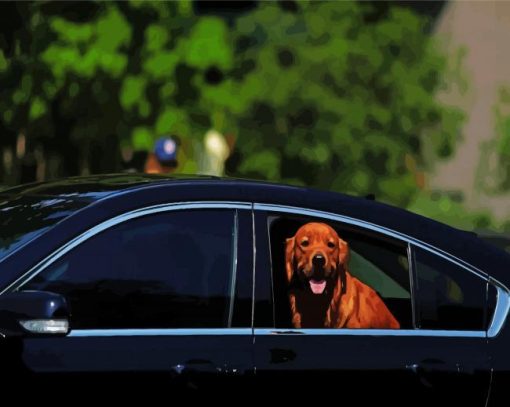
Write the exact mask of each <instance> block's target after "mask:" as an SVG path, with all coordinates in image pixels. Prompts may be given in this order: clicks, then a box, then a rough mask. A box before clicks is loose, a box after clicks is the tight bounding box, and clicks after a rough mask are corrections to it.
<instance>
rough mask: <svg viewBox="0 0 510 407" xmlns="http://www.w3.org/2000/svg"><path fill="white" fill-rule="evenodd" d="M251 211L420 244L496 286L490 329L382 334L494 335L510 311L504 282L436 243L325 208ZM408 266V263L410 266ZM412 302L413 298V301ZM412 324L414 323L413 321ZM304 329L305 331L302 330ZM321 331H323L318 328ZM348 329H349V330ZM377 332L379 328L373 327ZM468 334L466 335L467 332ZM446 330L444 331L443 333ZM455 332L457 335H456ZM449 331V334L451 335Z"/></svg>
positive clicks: (274, 207) (263, 206)
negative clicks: (304, 218)
mask: <svg viewBox="0 0 510 407" xmlns="http://www.w3.org/2000/svg"><path fill="white" fill-rule="evenodd" d="M253 209H254V210H260V211H267V212H280V213H288V214H293V215H304V216H313V217H317V218H323V219H328V220H331V221H336V222H343V223H345V224H349V225H353V226H358V227H360V228H364V229H367V230H371V231H374V232H377V233H381V234H383V235H386V236H389V237H392V238H395V239H398V240H400V241H403V242H405V243H406V244H407V246H408V250H411V252H412V251H413V250H412V249H413V248H414V247H419V248H421V249H423V250H426V251H428V252H430V253H432V254H434V255H437V256H439V257H441V258H443V259H445V260H446V261H449V262H451V263H453V264H455V265H457V266H458V267H461V268H463V269H464V270H466V271H468V272H470V273H472V274H474V275H475V276H477V277H478V278H480V279H482V280H483V281H486V282H487V281H488V282H489V283H492V284H493V285H495V286H496V288H497V289H498V301H497V304H496V310H495V312H494V316H493V319H492V322H491V325H490V328H489V330H488V331H485V330H480V331H449V330H421V329H417V330H416V331H420V332H425V334H423V335H417V334H411V333H409V334H408V333H405V334H401V333H398V334H395V333H388V332H389V330H380V331H381V332H383V333H384V335H390V336H400V335H415V336H452V335H453V336H471V335H470V334H472V333H476V335H474V336H475V337H487V336H488V337H494V336H497V335H498V333H499V332H500V330H501V328H502V326H503V324H504V321H505V319H506V317H507V315H508V313H509V311H510V291H509V290H508V288H506V287H505V286H504V285H503V284H501V283H500V282H499V281H497V280H494V279H492V278H489V276H488V275H487V273H485V272H484V271H482V270H480V269H479V268H477V267H475V266H473V265H472V264H469V263H467V262H466V261H464V260H462V259H459V258H458V257H455V256H453V255H451V254H449V253H447V252H445V251H444V250H441V249H439V248H437V247H435V246H432V245H430V244H428V243H425V242H423V241H421V240H418V239H415V238H413V237H411V236H408V235H406V234H404V233H401V232H397V231H395V230H392V229H388V228H385V227H383V226H379V225H376V224H374V223H371V222H367V221H363V220H360V219H356V218H352V217H350V216H345V215H339V214H335V213H331V212H326V211H320V210H316V209H307V208H301V207H296V206H287V205H276V204H264V203H254V205H253ZM410 266H411V265H410ZM413 304H414V301H413ZM414 312H415V310H413V319H414V317H415V316H414ZM414 323H415V322H414ZM305 331H306V330H305ZM320 331H324V330H322V329H321V330H320ZM348 331H351V330H348ZM355 331H356V332H357V333H352V334H351V335H378V334H374V333H372V334H370V333H369V332H372V331H374V330H355ZM360 331H365V332H366V333H360ZM375 331H379V330H375ZM398 332H414V330H398ZM466 332H467V333H469V334H466ZM444 333H447V334H444ZM457 333H458V334H457ZM450 334H451V335H450Z"/></svg>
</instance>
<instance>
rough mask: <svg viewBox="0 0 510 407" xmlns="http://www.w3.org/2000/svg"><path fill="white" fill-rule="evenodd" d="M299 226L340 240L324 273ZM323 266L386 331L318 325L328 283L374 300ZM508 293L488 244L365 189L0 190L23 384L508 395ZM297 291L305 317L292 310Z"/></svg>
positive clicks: (8, 369) (9, 334) (401, 398)
mask: <svg viewBox="0 0 510 407" xmlns="http://www.w3.org/2000/svg"><path fill="white" fill-rule="evenodd" d="M310 224H321V225H323V226H324V225H326V226H324V227H325V228H327V230H328V231H331V233H333V235H335V236H336V235H338V236H339V237H340V240H339V242H344V243H346V244H347V245H348V248H349V256H348V258H343V260H342V264H338V265H335V266H333V268H332V270H333V271H332V272H334V273H336V274H331V275H333V276H334V277H331V276H330V274H328V272H327V270H328V269H327V266H328V256H330V255H331V256H333V253H336V250H338V247H336V246H335V245H337V244H338V243H336V242H337V240H331V241H324V244H325V245H326V246H327V247H328V248H326V249H324V250H325V252H324V253H322V252H320V250H319V249H318V250H319V252H317V253H319V254H314V255H313V259H312V260H311V262H312V263H313V264H312V263H311V264H312V265H311V266H310V267H311V268H310V269H309V274H306V273H304V271H303V270H305V269H306V267H305V266H304V265H302V264H301V265H300V264H297V263H296V264H291V265H289V262H290V260H289V257H288V249H289V243H288V242H289V241H292V242H293V244H294V242H295V244H296V245H300V246H299V247H297V248H296V249H295V250H298V251H300V253H301V251H302V252H303V253H304V252H305V251H306V250H308V249H307V248H308V247H310V248H311V247H312V246H313V245H315V243H316V242H315V241H313V239H314V238H313V237H309V236H305V237H304V238H302V237H300V239H301V240H300V241H296V240H295V239H297V237H296V236H298V233H297V232H298V231H299V230H300V229H301V228H302V227H303V226H304V225H310ZM325 230H326V229H325ZM328 233H329V232H328ZM300 236H301V235H300ZM292 239H294V240H292ZM318 239H319V238H318ZM335 239H336V238H335ZM319 240H320V239H319ZM317 242H318V243H317V244H321V242H319V241H317ZM326 246H325V247H326ZM314 247H315V246H314ZM345 247H347V246H345ZM293 250H294V249H293ZM321 250H322V249H321ZM335 256H336V254H335ZM293 261H294V260H293ZM286 267H287V269H286ZM289 267H292V268H295V269H296V276H298V275H301V277H296V278H294V277H291V276H289V274H288V273H287V272H286V271H288V268H289ZM340 269H341V270H343V273H344V274H342V272H341V271H339V270H340ZM298 271H299V272H303V273H302V274H299V273H298ZM346 273H347V274H346ZM337 274H339V275H340V277H338V278H341V277H342V276H343V278H344V279H345V278H346V276H347V278H348V279H351V281H353V280H352V279H355V280H356V281H358V282H359V285H360V286H363V287H366V288H364V290H366V291H365V292H369V293H370V296H372V298H376V299H377V301H378V303H380V304H384V312H385V313H390V314H391V315H392V318H393V320H395V321H398V323H397V325H395V324H394V325H393V327H392V328H389V327H385V326H382V327H381V326H378V327H376V328H374V326H373V325H367V326H363V324H361V325H358V327H357V328H356V329H354V328H351V326H353V325H352V324H351V325H349V321H347V319H349V318H350V316H348V317H346V318H344V319H345V321H344V323H342V324H337V325H335V324H333V323H331V318H332V317H331V315H332V314H331V312H333V311H329V309H330V308H331V307H332V303H331V301H332V300H331V298H332V297H331V296H332V295H338V298H341V297H342V296H350V297H343V298H344V299H345V298H349V301H348V302H345V301H344V302H343V303H342V304H343V305H342V307H351V306H352V307H356V309H357V312H358V313H363V312H371V313H372V314H374V313H375V315H377V313H378V312H383V311H382V308H378V309H375V310H374V309H371V310H370V311H368V305H366V304H368V303H366V296H365V297H364V296H361V295H358V293H357V292H356V293H353V292H349V290H351V288H349V287H351V286H349V285H342V284H345V282H342V281H344V280H338V281H336V280H335V283H334V284H338V287H340V289H339V291H338V292H336V294H332V292H333V289H332V288H331V289H329V288H328V287H329V286H328V285H327V284H326V281H329V280H327V279H328V278H330V279H332V278H336V275H337ZM310 287H311V289H310ZM342 287H343V288H342ZM345 287H347V288H345ZM508 287H510V256H509V254H507V253H506V252H504V251H503V250H500V249H498V248H496V247H494V246H491V245H490V244H487V243H485V242H484V241H482V240H481V239H479V238H478V237H477V236H476V235H475V234H473V233H468V232H464V231H461V230H457V229H453V228H451V227H448V226H446V225H443V224H440V223H437V222H435V221H432V220H430V219H426V218H424V217H420V216H418V215H415V214H412V213H409V212H407V211H405V210H402V209H398V208H395V207H391V206H388V205H384V204H382V203H378V202H376V201H373V200H370V199H364V198H355V197H350V196H346V195H342V194H337V193H330V192H322V191H316V190H312V189H305V188H297V187H292V186H285V185H276V184H269V183H262V182H252V181H244V180H234V179H220V178H213V177H172V178H168V177H162V176H147V175H131V174H129V175H126V174H124V175H112V176H98V177H86V178H81V177H80V178H71V179H68V180H64V181H58V182H47V183H39V184H30V185H26V186H21V187H17V188H13V189H8V190H5V191H3V192H0V337H1V339H0V369H2V372H3V373H6V375H7V376H8V377H11V378H15V377H16V378H18V377H22V378H25V379H26V378H29V379H33V380H34V381H35V382H36V383H37V382H41V383H42V382H45V383H47V382H48V380H49V382H50V383H62V381H65V380H66V379H68V378H72V382H73V383H74V384H76V383H83V381H86V380H97V379H98V378H99V382H102V383H103V384H104V383H105V381H104V378H105V377H108V378H112V377H117V378H118V377H122V378H123V380H124V379H125V380H126V381H123V383H128V382H129V383H137V384H140V383H142V380H143V381H144V383H149V382H150V383H156V382H157V383H164V386H168V388H172V389H174V390H181V389H182V390H183V389H187V390H192V391H201V390H206V389H209V390H210V389H211V388H214V389H216V390H217V389H223V388H225V389H230V390H229V391H231V389H232V385H234V384H235V386H239V387H238V388H239V389H241V388H247V389H251V390H250V391H252V394H254V395H257V392H258V390H257V389H263V390H264V392H267V393H266V394H279V395H280V396H281V397H283V398H288V399H291V398H298V399H299V397H301V396H305V395H307V396H309V395H313V396H316V397H324V398H325V397H336V398H337V400H338V403H339V404H340V401H342V400H351V403H352V402H353V401H352V400H353V399H352V397H354V400H355V403H356V405H358V404H360V403H361V404H360V405H363V403H364V402H368V401H376V402H378V404H379V405H392V406H394V405H413V404H414V405H416V404H421V403H423V404H426V403H429V402H434V403H436V405H442V404H448V403H455V404H452V405H456V404H459V403H462V402H463V403H465V404H464V405H470V406H485V405H486V403H489V405H507V401H506V397H505V396H506V394H507V388H508V387H507V386H508V385H509V384H510V374H509V372H510V351H509V350H508V349H509V348H510V328H509V327H508V325H506V324H505V320H506V318H507V314H508V310H509V307H510V297H509V290H508ZM328 290H329V291H328ZM328 293H329V294H328ZM328 295H329V296H328ZM300 296H301V297H300ZM294 297H295V298H298V297H299V298H307V299H308V300H306V301H309V302H308V303H307V305H299V306H301V307H310V309H309V310H303V309H301V311H300V312H302V313H303V312H308V313H309V314H307V315H314V317H313V318H312V320H310V319H309V320H307V321H306V322H296V318H295V315H296V309H295V307H296V303H295V301H294V300H293V299H292V298H294ZM338 306H339V305H338ZM381 307H382V306H381ZM372 308H373V307H372ZM326 309H328V311H327V312H325V310H326ZM338 312H345V311H344V310H343V309H342V310H340V309H338ZM326 314H327V315H326ZM345 315H347V314H345ZM328 321H329V322H328ZM108 380H110V379H108ZM166 388H167V387H165V389H166ZM236 388H237V387H236ZM128 389H129V387H127V388H126V390H128ZM273 392H276V393H273ZM258 394H259V395H260V393H258ZM410 395H411V396H410ZM498 403H499V404H498Z"/></svg>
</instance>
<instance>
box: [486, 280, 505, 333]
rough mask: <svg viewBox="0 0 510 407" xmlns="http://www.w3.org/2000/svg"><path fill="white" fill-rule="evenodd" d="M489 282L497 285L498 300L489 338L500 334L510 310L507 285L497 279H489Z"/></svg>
mask: <svg viewBox="0 0 510 407" xmlns="http://www.w3.org/2000/svg"><path fill="white" fill-rule="evenodd" d="M489 283H490V284H492V285H493V286H495V287H496V290H497V300H496V309H495V310H494V315H493V316H492V320H491V324H490V326H489V329H488V330H487V336H488V337H489V338H495V337H496V336H498V334H499V332H500V331H501V329H502V328H503V325H504V324H505V321H506V319H507V316H508V311H509V310H510V293H509V291H508V288H507V287H505V286H504V285H503V284H501V283H500V282H498V281H496V280H493V279H489Z"/></svg>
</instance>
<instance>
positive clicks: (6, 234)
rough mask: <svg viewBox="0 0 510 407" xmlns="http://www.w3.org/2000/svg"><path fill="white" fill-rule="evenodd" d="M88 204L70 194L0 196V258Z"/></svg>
mask: <svg viewBox="0 0 510 407" xmlns="http://www.w3.org/2000/svg"><path fill="white" fill-rule="evenodd" d="M87 205H88V202H87V201H84V200H77V199H72V198H70V197H51V196H42V197H40V196H30V195H28V196H27V195H10V194H5V193H4V194H1V195H0V260H1V259H3V258H4V257H6V256H8V255H9V254H10V253H12V252H13V251H15V250H16V249H18V248H19V247H21V246H23V245H24V244H25V243H28V242H29V241H31V240H32V239H34V238H36V237H37V236H39V235H42V234H43V233H44V232H46V231H47V230H49V229H51V228H52V227H53V226H55V225H56V224H57V223H58V222H59V221H61V220H63V219H65V218H67V217H68V216H70V215H72V214H73V213H74V212H76V211H78V210H80V209H81V208H84V207H85V206H87Z"/></svg>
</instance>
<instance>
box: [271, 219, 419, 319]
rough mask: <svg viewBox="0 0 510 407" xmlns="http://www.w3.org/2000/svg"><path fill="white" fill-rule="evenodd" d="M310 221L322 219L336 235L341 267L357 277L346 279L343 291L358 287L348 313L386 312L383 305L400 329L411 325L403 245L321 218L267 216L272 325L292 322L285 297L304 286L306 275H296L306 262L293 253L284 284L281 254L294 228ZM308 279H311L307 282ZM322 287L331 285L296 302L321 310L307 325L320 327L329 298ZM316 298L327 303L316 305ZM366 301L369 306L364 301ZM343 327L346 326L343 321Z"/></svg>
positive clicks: (408, 283)
mask: <svg viewBox="0 0 510 407" xmlns="http://www.w3.org/2000/svg"><path fill="white" fill-rule="evenodd" d="M312 223H313V224H316V223H321V224H327V225H328V226H330V227H331V228H332V229H333V230H334V232H335V233H336V234H337V235H338V237H340V239H342V240H343V241H345V242H347V244H348V256H347V258H346V260H345V265H344V266H343V267H345V268H346V270H347V273H349V275H350V276H351V277H352V278H353V279H356V280H358V281H359V283H356V284H349V283H348V284H347V287H348V289H349V290H351V291H349V293H348V294H349V295H351V292H355V293H358V291H359V295H358V294H355V295H354V296H353V297H352V298H355V299H356V300H355V302H357V303H356V304H355V305H354V306H353V307H354V308H355V310H354V311H353V312H356V313H357V315H360V314H361V315H362V314H363V313H370V312H372V311H374V310H375V312H380V313H381V314H383V313H386V312H387V311H386V310H384V309H382V308H385V307H386V308H387V310H388V311H389V313H390V314H391V315H392V316H393V317H394V318H395V319H396V320H397V321H398V325H399V327H400V328H412V327H413V323H412V305H411V290H410V282H409V281H410V280H409V279H410V273H409V262H408V258H407V246H406V245H404V244H402V243H400V242H396V241H390V240H388V239H386V238H384V237H382V236H379V235H376V234H369V233H367V232H366V231H361V230H359V229H357V228H353V227H351V226H349V225H344V224H340V223H336V222H330V221H325V220H323V219H313V218H300V217H286V216H285V217H283V216H281V217H274V218H270V219H269V238H270V248H271V260H272V268H273V284H274V297H275V298H274V300H275V318H276V326H277V327H281V328H289V327H293V322H292V319H293V313H294V311H292V305H291V304H290V296H291V295H292V292H293V291H295V290H300V291H303V292H308V291H309V290H308V286H307V284H308V280H307V278H306V277H304V276H303V275H301V276H300V273H299V271H298V270H297V269H299V268H301V265H302V264H303V261H308V260H307V255H306V254H304V253H303V255H302V256H303V258H299V259H295V258H293V260H292V261H293V262H294V266H293V267H294V268H295V274H294V276H293V278H292V281H291V282H290V283H289V281H288V278H287V277H286V270H285V265H286V261H287V259H286V257H287V256H288V254H286V245H287V242H288V241H289V240H288V239H289V238H290V239H292V238H293V237H294V236H297V233H296V232H297V231H298V230H299V229H300V228H301V227H303V226H305V225H309V224H312ZM327 243H328V242H326V246H325V247H324V249H321V248H320V246H319V247H318V249H317V250H324V251H325V252H327V250H328V247H327ZM332 249H333V248H332ZM298 253H299V251H298ZM300 256H301V255H300ZM298 257H299V256H298ZM314 278H315V277H312V280H313V279H314ZM350 281H352V279H351V280H350ZM311 284H313V281H312V283H311ZM341 284H342V282H341ZM328 289H330V290H331V288H329V287H328V286H326V289H325V291H324V293H325V295H322V294H321V295H311V296H310V295H309V296H308V298H309V299H308V300H306V301H303V305H301V307H304V306H305V305H304V303H305V302H307V304H306V306H309V307H312V308H314V309H315V310H317V309H321V311H320V312H317V313H316V314H315V318H316V319H317V321H312V322H311V323H309V324H310V326H309V327H314V328H321V327H326V326H325V323H324V320H323V318H324V314H325V313H324V312H323V311H324V308H326V311H325V312H326V313H327V309H328V308H329V307H330V305H331V304H332V301H334V298H331V296H328V295H327V294H328V293H327V290H328ZM344 294H345V293H344ZM344 294H342V295H344ZM305 295H307V294H305ZM367 296H370V297H373V296H376V297H378V298H379V299H380V300H382V304H384V305H380V303H378V304H377V305H374V307H373V308H371V307H372V305H373V304H372V303H370V300H369V301H368V302H367V303H366V302H365V299H366V297H367ZM322 299H324V301H325V302H326V303H327V304H321V301H322ZM367 304H370V305H368V306H366V305H367ZM369 308H371V309H369ZM346 327H347V328H348V327H349V326H346ZM358 327H359V328H371V327H372V326H371V325H368V324H367V325H363V323H361V326H358ZM305 328H306V326H305Z"/></svg>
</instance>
